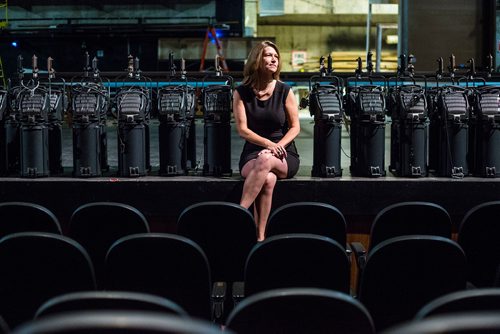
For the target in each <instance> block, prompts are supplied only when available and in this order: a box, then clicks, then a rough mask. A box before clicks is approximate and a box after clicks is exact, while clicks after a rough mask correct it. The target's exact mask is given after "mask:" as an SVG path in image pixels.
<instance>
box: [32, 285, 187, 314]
mask: <svg viewBox="0 0 500 334" xmlns="http://www.w3.org/2000/svg"><path fill="white" fill-rule="evenodd" d="M98 310H115V311H118V310H124V311H126V310H129V311H154V312H162V313H167V314H172V315H178V316H182V317H187V316H188V314H187V313H186V311H184V310H183V309H182V307H180V306H179V305H178V304H176V303H174V302H173V301H171V300H169V299H166V298H163V297H160V296H155V295H150V294H147V293H140V292H130V291H81V292H70V293H66V294H63V295H60V296H56V297H53V298H50V299H49V300H47V301H46V302H44V303H43V304H42V305H41V306H40V307H39V308H38V310H37V312H36V314H35V318H41V317H45V316H48V315H53V314H58V313H65V312H76V311H98Z"/></svg>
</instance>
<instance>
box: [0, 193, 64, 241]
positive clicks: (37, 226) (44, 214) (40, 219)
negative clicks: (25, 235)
mask: <svg viewBox="0 0 500 334" xmlns="http://www.w3.org/2000/svg"><path fill="white" fill-rule="evenodd" d="M17 232H48V233H55V234H62V231H61V225H60V223H59V220H58V219H57V217H56V216H55V215H54V213H52V211H50V210H49V209H48V208H46V207H44V206H42V205H38V204H35V203H29V202H3V203H0V238H1V237H4V236H6V235H8V234H10V233H17Z"/></svg>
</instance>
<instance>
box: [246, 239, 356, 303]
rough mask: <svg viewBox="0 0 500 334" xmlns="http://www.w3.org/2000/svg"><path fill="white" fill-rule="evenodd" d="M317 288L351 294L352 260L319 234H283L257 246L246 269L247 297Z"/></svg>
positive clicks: (342, 248)
mask: <svg viewBox="0 0 500 334" xmlns="http://www.w3.org/2000/svg"><path fill="white" fill-rule="evenodd" d="M290 287H315V288H322V289H330V290H336V291H340V292H344V293H347V294H349V293H350V263H349V258H348V256H347V254H346V252H345V249H344V247H342V246H341V245H340V244H339V243H338V242H336V241H334V240H332V239H330V238H328V237H324V236H319V235H315V234H300V233H293V234H282V235H277V236H274V237H270V238H267V239H265V240H264V241H263V242H261V243H259V244H257V245H256V246H255V247H254V248H253V249H252V251H251V252H250V254H249V255H248V259H247V262H246V266H245V287H244V291H245V298H247V297H248V296H251V295H253V294H255V293H257V292H262V291H266V290H272V289H279V288H290Z"/></svg>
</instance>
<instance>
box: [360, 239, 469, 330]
mask: <svg viewBox="0 0 500 334" xmlns="http://www.w3.org/2000/svg"><path fill="white" fill-rule="evenodd" d="M465 288H466V277H465V254H464V252H463V250H462V249H461V248H460V246H459V245H458V244H457V243H456V242H454V241H453V240H451V239H448V238H443V237H438V236H429V235H411V236H402V237H395V238H391V239H388V240H385V241H383V242H381V243H379V244H378V245H377V246H375V248H374V249H373V250H372V251H371V252H370V253H369V254H368V256H367V259H366V264H365V267H364V270H363V273H362V275H361V278H360V283H359V291H358V295H357V298H358V300H359V301H361V303H363V305H365V306H366V307H367V309H368V311H369V312H370V314H371V316H372V317H373V321H374V322H375V328H376V329H377V331H380V330H383V329H386V328H388V327H390V326H393V325H395V324H397V323H399V322H403V321H407V320H409V319H412V318H413V317H414V316H415V315H416V313H417V312H418V311H419V310H420V308H422V307H423V306H424V305H425V304H427V303H428V302H430V301H431V300H434V299H435V298H437V297H440V296H442V295H445V294H447V293H451V292H454V291H459V290H463V289H465Z"/></svg>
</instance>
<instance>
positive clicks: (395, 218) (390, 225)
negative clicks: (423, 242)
mask: <svg viewBox="0 0 500 334" xmlns="http://www.w3.org/2000/svg"><path fill="white" fill-rule="evenodd" d="M452 227H453V225H452V222H451V218H450V215H449V213H448V212H447V211H446V209H444V208H443V207H442V206H440V205H438V204H436V203H432V202H426V201H412V202H399V203H395V204H392V205H389V206H387V207H385V208H384V209H382V210H380V211H379V212H378V214H377V215H376V216H375V218H374V219H373V222H372V225H371V229H370V238H369V244H368V246H367V247H365V246H364V245H363V244H362V243H360V242H352V243H351V244H350V246H351V250H352V252H353V254H354V258H355V262H356V266H357V282H358V284H359V281H360V279H359V277H360V276H361V275H362V272H363V269H364V266H365V262H366V257H367V255H368V254H369V253H370V252H371V250H372V249H374V248H375V247H376V246H377V245H378V244H380V243H381V242H383V241H384V240H387V239H390V238H394V237H398V236H405V235H434V236H441V237H444V238H451V232H452Z"/></svg>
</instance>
